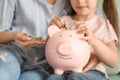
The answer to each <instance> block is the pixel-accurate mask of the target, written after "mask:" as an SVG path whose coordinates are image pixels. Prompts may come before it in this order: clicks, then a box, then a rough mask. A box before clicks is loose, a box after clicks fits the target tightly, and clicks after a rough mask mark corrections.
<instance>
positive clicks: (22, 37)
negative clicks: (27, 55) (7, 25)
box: [13, 32, 45, 47]
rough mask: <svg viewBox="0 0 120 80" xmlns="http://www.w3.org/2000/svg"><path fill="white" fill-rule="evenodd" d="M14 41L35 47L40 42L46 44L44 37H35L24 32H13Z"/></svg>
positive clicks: (24, 45)
mask: <svg viewBox="0 0 120 80" xmlns="http://www.w3.org/2000/svg"><path fill="white" fill-rule="evenodd" d="M13 36H14V41H15V42H16V43H18V44H19V45H21V46H23V47H34V46H37V45H40V44H45V40H43V39H42V38H33V37H31V36H29V35H28V34H26V33H23V32H13Z"/></svg>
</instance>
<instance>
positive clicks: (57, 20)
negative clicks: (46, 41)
mask: <svg viewBox="0 0 120 80" xmlns="http://www.w3.org/2000/svg"><path fill="white" fill-rule="evenodd" d="M50 25H56V26H57V27H59V28H66V25H67V24H66V22H65V20H64V19H63V18H62V17H58V16H57V17H54V18H53V19H52V20H51V22H50V24H49V26H50Z"/></svg>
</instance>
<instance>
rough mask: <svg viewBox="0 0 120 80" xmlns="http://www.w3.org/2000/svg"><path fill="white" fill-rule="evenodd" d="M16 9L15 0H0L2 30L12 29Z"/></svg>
mask: <svg viewBox="0 0 120 80" xmlns="http://www.w3.org/2000/svg"><path fill="white" fill-rule="evenodd" d="M14 9H15V1H14V0H0V31H4V30H10V27H11V24H12V20H13V17H14Z"/></svg>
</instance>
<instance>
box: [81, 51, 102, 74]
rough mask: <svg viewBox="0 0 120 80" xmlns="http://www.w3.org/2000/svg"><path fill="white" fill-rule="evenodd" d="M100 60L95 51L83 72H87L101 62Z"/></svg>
mask: <svg viewBox="0 0 120 80" xmlns="http://www.w3.org/2000/svg"><path fill="white" fill-rule="evenodd" d="M99 62H100V60H99V59H98V57H97V55H96V54H95V53H92V54H91V56H90V60H89V61H88V63H87V65H86V66H85V67H84V68H83V72H86V71H88V70H90V69H92V68H93V67H95V66H96V65H97V64H99Z"/></svg>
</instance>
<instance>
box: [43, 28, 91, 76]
mask: <svg viewBox="0 0 120 80" xmlns="http://www.w3.org/2000/svg"><path fill="white" fill-rule="evenodd" d="M48 35H49V39H48V41H47V43H46V48H45V56H46V59H47V61H48V63H49V64H50V65H51V66H52V67H53V68H54V73H55V74H58V75H62V74H63V73H64V72H67V71H71V72H82V69H83V67H84V66H85V65H86V64H87V62H88V61H89V58H90V53H91V51H90V46H89V44H88V43H87V42H86V41H84V40H81V39H80V35H78V34H77V33H76V32H75V31H74V30H60V29H59V28H58V27H56V26H50V27H49V28H48Z"/></svg>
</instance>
